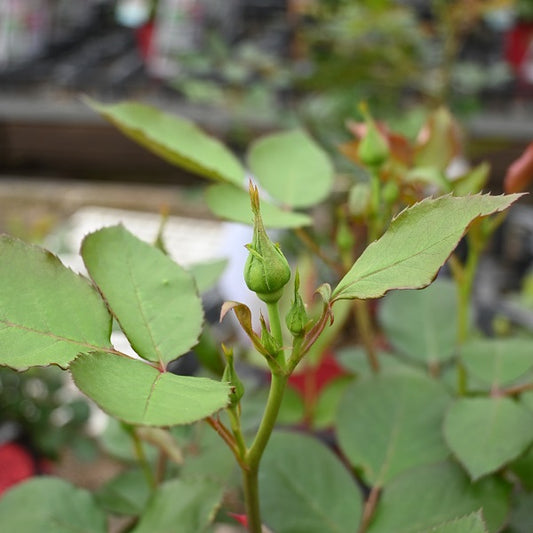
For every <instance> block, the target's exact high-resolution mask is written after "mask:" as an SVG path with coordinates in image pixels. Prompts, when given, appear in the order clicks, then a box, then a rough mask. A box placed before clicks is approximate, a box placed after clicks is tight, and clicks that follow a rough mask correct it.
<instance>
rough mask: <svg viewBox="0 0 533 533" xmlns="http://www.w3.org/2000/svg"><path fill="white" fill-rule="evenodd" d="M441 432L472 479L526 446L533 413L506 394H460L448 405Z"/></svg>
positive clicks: (532, 436)
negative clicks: (499, 395)
mask: <svg viewBox="0 0 533 533" xmlns="http://www.w3.org/2000/svg"><path fill="white" fill-rule="evenodd" d="M444 436H445V438H446V441H447V443H448V445H449V446H450V449H451V450H452V451H453V452H454V453H455V455H456V456H457V458H458V459H459V461H461V463H462V464H463V465H464V467H465V468H466V469H467V470H468V473H469V474H470V477H471V478H472V479H473V480H476V479H479V478H480V477H482V476H484V475H486V474H489V473H491V472H494V471H495V470H497V469H498V468H500V467H502V466H503V465H505V464H506V463H508V462H510V461H511V460H513V459H515V458H516V457H518V456H519V455H520V454H521V453H522V452H524V451H525V450H526V448H527V447H528V446H529V445H530V444H531V442H532V441H533V415H532V414H531V413H530V412H529V411H528V410H527V409H526V408H525V407H523V406H521V405H520V404H518V403H516V402H514V401H513V400H510V399H509V398H463V399H460V400H457V401H456V402H455V403H454V404H453V405H452V406H451V407H450V409H449V411H448V414H447V415H446V418H445V421H444Z"/></svg>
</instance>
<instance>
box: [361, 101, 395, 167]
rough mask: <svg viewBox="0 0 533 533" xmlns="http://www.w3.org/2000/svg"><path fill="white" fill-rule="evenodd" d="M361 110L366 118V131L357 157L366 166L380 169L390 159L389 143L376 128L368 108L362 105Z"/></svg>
mask: <svg viewBox="0 0 533 533" xmlns="http://www.w3.org/2000/svg"><path fill="white" fill-rule="evenodd" d="M360 110H361V113H362V114H363V116H364V118H365V123H366V131H365V134H364V135H363V138H362V139H361V142H360V143H359V147H358V149H357V157H359V160H360V161H361V163H363V164H364V165H366V166H368V167H377V168H379V167H380V166H381V165H383V163H385V161H387V159H388V158H389V153H390V150H389V143H388V142H387V139H386V137H385V136H384V135H383V134H382V133H381V132H380V131H379V129H378V127H377V126H376V123H375V122H374V119H373V118H372V116H371V115H370V113H369V112H368V108H367V106H366V105H365V104H361V106H360Z"/></svg>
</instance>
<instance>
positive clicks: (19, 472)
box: [0, 442, 37, 494]
mask: <svg viewBox="0 0 533 533" xmlns="http://www.w3.org/2000/svg"><path fill="white" fill-rule="evenodd" d="M36 473H37V472H36V469H35V461H34V460H33V457H32V456H31V454H30V453H29V452H28V451H27V450H26V449H25V448H23V447H22V446H20V445H19V444H16V443H14V442H8V443H7V444H3V445H2V446H0V494H2V493H3V492H4V491H5V490H7V489H8V488H10V487H12V486H13V485H15V484H16V483H19V482H20V481H23V480H25V479H26V478H29V477H31V476H34V475H35V474H36Z"/></svg>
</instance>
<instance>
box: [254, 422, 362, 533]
mask: <svg viewBox="0 0 533 533" xmlns="http://www.w3.org/2000/svg"><path fill="white" fill-rule="evenodd" d="M259 487H260V492H259V494H260V499H261V509H262V512H263V520H264V522H265V524H266V525H267V526H268V527H269V528H271V529H272V530H273V531H275V532H276V533H296V532H303V531H305V533H333V532H335V533H346V532H347V531H356V530H357V524H358V523H359V521H360V519H361V513H362V503H361V493H360V491H359V489H358V488H357V485H356V484H355V482H354V480H353V478H352V477H351V476H350V474H349V473H348V471H347V470H346V468H345V467H344V466H343V465H342V463H341V462H340V461H339V459H338V458H337V457H336V456H335V455H334V454H333V453H332V452H331V451H330V450H329V449H328V448H326V446H324V445H323V444H321V443H320V442H318V441H317V440H315V439H313V438H311V437H309V436H306V435H303V434H299V433H289V432H274V434H273V435H272V438H271V440H270V442H269V443H268V447H267V449H266V451H265V454H264V456H263V460H262V462H261V468H260V471H259ZM340 496H342V497H340Z"/></svg>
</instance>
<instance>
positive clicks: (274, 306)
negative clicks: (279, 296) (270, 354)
mask: <svg viewBox="0 0 533 533" xmlns="http://www.w3.org/2000/svg"><path fill="white" fill-rule="evenodd" d="M267 309H268V318H269V321H270V333H272V336H273V337H274V338H275V339H276V340H277V341H278V342H279V345H280V346H283V333H282V331H281V319H280V317H279V306H278V302H275V303H267ZM282 351H283V350H282Z"/></svg>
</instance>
